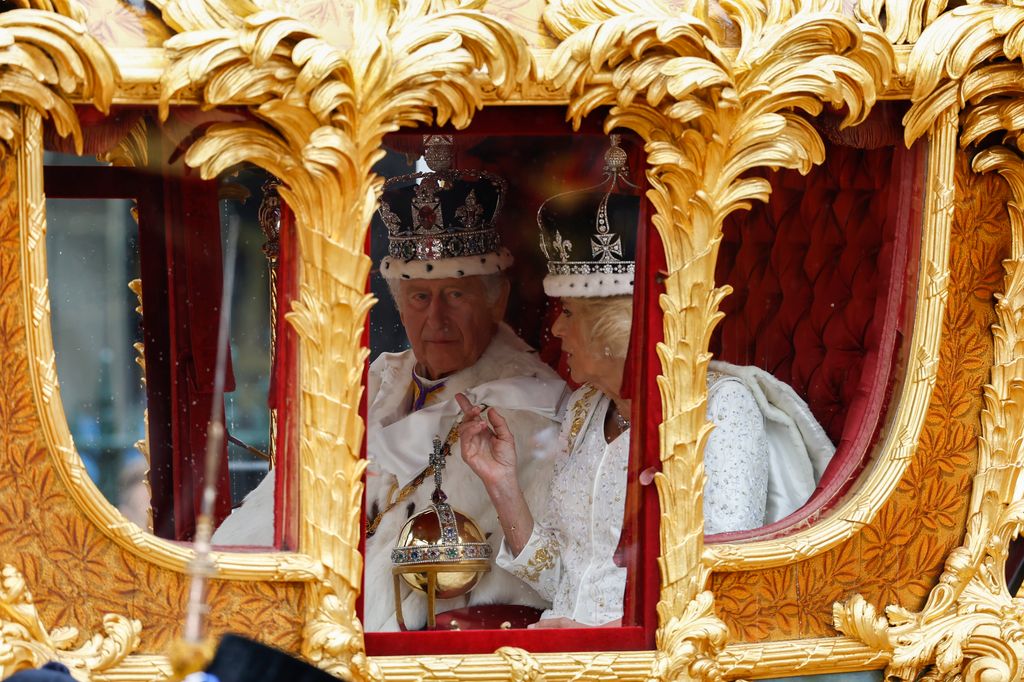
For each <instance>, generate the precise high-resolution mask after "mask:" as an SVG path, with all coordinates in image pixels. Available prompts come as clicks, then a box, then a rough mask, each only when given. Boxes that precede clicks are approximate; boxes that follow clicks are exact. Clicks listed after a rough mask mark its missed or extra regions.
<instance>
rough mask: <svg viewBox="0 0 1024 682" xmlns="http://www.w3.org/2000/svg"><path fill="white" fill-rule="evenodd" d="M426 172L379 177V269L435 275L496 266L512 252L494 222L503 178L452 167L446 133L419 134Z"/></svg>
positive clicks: (508, 261) (389, 273)
mask: <svg viewBox="0 0 1024 682" xmlns="http://www.w3.org/2000/svg"><path fill="white" fill-rule="evenodd" d="M423 142H424V148H425V149H424V155H423V156H424V159H425V161H426V163H427V167H428V168H430V172H416V173H410V174H407V175H400V176H398V177H394V178H391V179H390V180H388V181H387V182H385V183H384V191H383V193H382V195H381V201H380V210H379V213H380V217H381V219H382V220H383V221H384V225H385V226H386V227H387V230H388V255H387V256H386V257H385V258H384V259H383V260H382V261H381V268H380V270H381V274H382V275H384V277H386V278H389V279H399V278H401V279H440V278H445V277H467V276H470V275H485V274H491V273H495V272H501V271H502V270H505V269H507V268H508V267H509V266H510V265H512V254H511V253H510V252H509V251H508V249H505V248H503V247H502V246H501V236H500V235H499V233H498V230H497V227H496V222H497V220H498V216H499V215H500V214H501V207H502V204H503V203H504V200H505V192H506V190H507V184H506V182H505V180H504V179H503V178H501V177H499V176H497V175H495V174H494V173H490V172H488V171H483V170H465V169H463V170H460V169H455V168H452V164H453V157H454V141H453V137H452V136H451V135H424V139H423Z"/></svg>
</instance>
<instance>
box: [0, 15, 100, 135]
mask: <svg viewBox="0 0 1024 682" xmlns="http://www.w3.org/2000/svg"><path fill="white" fill-rule="evenodd" d="M60 6H61V7H62V8H64V9H66V10H67V11H72V10H73V9H74V7H75V6H77V5H67V6H64V5H63V4H62V5H60ZM117 80H118V72H117V67H116V65H115V64H114V61H113V60H112V59H111V58H110V55H109V54H108V53H107V52H106V50H104V49H103V47H102V46H101V45H100V44H99V43H98V42H97V41H96V39H95V38H93V37H92V36H90V35H89V34H88V33H87V32H86V30H85V27H84V26H82V24H80V23H78V22H77V21H75V20H74V19H69V18H67V17H64V16H61V15H60V14H56V13H54V12H51V11H44V10H39V9H17V10H11V11H9V12H3V13H0V153H2V152H5V151H8V150H10V149H11V148H12V147H14V146H16V145H17V144H18V142H19V139H20V137H21V135H22V131H21V125H20V113H19V106H29V107H32V108H34V109H35V110H36V111H39V112H40V113H41V114H43V115H44V116H49V117H50V118H51V119H52V120H53V123H54V126H55V127H56V129H57V132H58V133H59V134H60V135H61V136H66V135H71V136H72V137H73V138H74V141H75V148H76V149H77V150H78V153H81V150H82V131H81V128H80V126H79V123H78V116H77V115H76V114H75V110H74V107H73V105H72V103H71V98H72V96H73V95H76V94H77V95H78V96H80V97H81V98H83V99H85V100H86V101H91V102H92V103H93V104H95V106H96V107H97V108H98V109H100V110H101V111H106V110H107V109H108V108H109V107H110V102H111V100H112V99H113V95H114V88H115V86H116V83H117Z"/></svg>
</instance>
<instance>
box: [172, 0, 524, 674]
mask: <svg viewBox="0 0 1024 682" xmlns="http://www.w3.org/2000/svg"><path fill="white" fill-rule="evenodd" d="M438 4H439V5H441V6H440V7H437V8H433V7H431V5H430V3H419V2H403V3H399V4H398V5H397V6H395V7H393V8H392V7H390V6H384V5H377V4H374V3H370V2H366V3H360V4H358V5H357V6H356V8H355V17H354V23H355V25H357V26H359V27H360V40H359V41H358V44H356V45H354V46H353V47H352V48H351V49H348V50H343V49H340V48H338V47H337V46H336V45H334V44H332V43H331V42H330V41H329V40H327V39H325V38H324V37H322V35H321V33H320V32H319V31H318V30H317V29H316V28H314V27H312V26H310V25H307V24H305V23H303V22H301V21H299V20H298V19H295V18H294V17H290V16H287V15H285V14H279V13H276V12H269V11H263V12H257V11H256V8H255V7H252V6H244V5H242V4H241V3H238V4H235V5H232V6H231V7H228V6H221V5H220V4H218V3H216V2H210V3H207V4H206V5H201V4H199V3H177V2H174V3H168V4H167V5H165V6H164V13H165V17H167V18H168V21H169V23H173V24H174V25H176V27H177V28H179V29H181V30H188V31H191V32H188V33H182V34H180V35H178V36H175V37H174V38H172V39H171V40H169V41H168V42H167V47H168V49H169V50H170V57H171V62H170V66H169V68H168V69H167V71H166V72H165V74H164V78H163V80H162V84H163V92H162V95H161V103H160V107H161V112H163V113H166V111H167V108H168V106H169V104H170V101H171V98H172V97H174V96H175V94H176V93H177V92H178V91H179V90H181V89H182V88H187V87H195V86H198V87H200V88H201V89H202V94H203V99H204V102H205V103H206V104H211V105H217V104H221V103H225V102H239V101H243V102H251V103H254V104H258V106H254V107H253V109H252V111H253V113H254V115H255V116H256V117H257V118H258V122H251V123H245V124H221V125H215V126H213V127H211V128H210V129H209V131H207V133H206V134H205V135H204V137H203V138H202V139H200V140H199V141H198V142H196V143H195V144H194V145H193V146H192V147H191V148H190V149H189V151H188V153H187V154H186V157H185V160H186V162H187V163H188V164H190V165H192V166H194V167H199V168H200V169H201V171H202V174H203V176H204V177H213V176H215V175H217V174H218V173H219V172H221V171H223V170H224V169H226V168H228V167H230V166H232V165H234V164H236V163H239V162H241V161H249V162H252V163H255V164H257V165H259V166H261V167H263V168H265V169H266V170H267V171H269V172H270V173H271V174H273V175H275V176H276V177H278V178H280V179H281V180H282V184H281V186H280V187H279V189H278V191H279V193H280V195H281V197H282V198H283V199H284V200H285V201H286V202H287V204H288V205H289V207H291V209H292V210H293V211H294V212H295V216H296V225H297V233H298V239H299V253H300V254H301V258H302V261H301V265H300V276H301V285H300V293H299V299H298V300H297V301H294V302H293V303H292V311H291V312H290V313H289V314H288V319H289V320H290V321H291V323H292V324H293V325H294V327H295V329H296V330H297V333H298V336H299V339H300V359H299V366H300V367H301V377H300V391H301V415H300V417H299V418H300V419H301V426H300V434H299V439H300V462H301V464H300V482H299V485H300V487H301V490H302V496H301V510H300V534H299V535H300V537H299V542H300V550H301V551H302V552H304V553H306V554H308V555H311V556H312V557H315V558H316V559H318V560H319V561H321V562H322V563H323V565H324V566H325V568H326V569H327V579H328V581H329V583H330V588H331V589H330V591H329V592H323V591H321V592H319V594H321V601H320V602H319V603H318V602H317V601H316V600H311V604H310V608H311V609H312V610H313V612H314V615H313V620H312V623H313V626H311V627H310V628H308V629H307V630H306V633H305V636H306V641H305V642H304V644H303V651H304V653H305V654H306V656H307V657H309V658H310V659H312V660H316V661H317V663H318V664H319V665H321V666H322V667H324V668H327V669H329V670H332V671H334V672H335V673H337V674H341V675H344V676H353V677H361V676H365V675H368V674H370V672H371V671H370V670H369V668H367V667H366V665H364V664H363V663H362V659H363V655H362V653H361V650H362V632H361V626H360V624H359V621H358V619H356V617H355V597H356V594H357V593H358V591H359V588H360V585H361V583H362V575H361V573H362V560H361V557H360V555H359V552H358V543H359V528H360V523H361V519H362V512H361V505H360V501H361V498H362V475H363V471H364V468H365V461H363V460H362V459H361V458H360V450H361V447H362V438H363V423H362V420H361V419H360V418H359V413H358V405H359V396H360V393H361V391H362V387H361V379H362V367H363V365H364V364H365V361H366V356H367V351H366V349H364V348H361V346H360V340H361V337H362V333H363V325H364V322H365V318H366V314H367V312H368V310H369V308H370V306H371V305H372V304H373V298H372V297H371V296H370V295H368V294H366V293H365V291H364V289H365V283H366V278H367V276H368V274H369V269H370V260H369V258H368V257H367V256H366V254H365V253H364V241H365V234H366V229H367V226H368V225H369V222H370V217H371V215H372V213H373V211H374V210H375V208H376V199H377V195H378V193H379V192H380V186H381V179H380V178H379V177H377V176H376V175H375V174H374V173H373V170H372V168H373V164H374V163H375V162H376V161H377V160H378V159H380V157H381V151H380V143H381V140H382V139H383V136H384V135H385V134H386V133H388V132H391V131H393V130H397V129H398V128H399V127H400V126H403V125H404V126H409V125H414V124H416V123H421V122H429V121H432V120H434V119H435V108H436V119H437V122H438V123H442V124H443V123H445V122H447V121H451V122H452V123H453V124H454V125H456V126H460V127H461V126H465V125H466V124H468V123H469V120H470V118H471V116H472V113H473V112H474V111H475V110H476V109H477V108H479V107H480V105H481V92H480V83H479V79H478V77H477V76H476V74H475V71H476V70H478V69H485V70H486V73H487V74H488V75H489V77H490V79H491V81H492V83H493V84H494V86H495V87H496V88H497V90H498V93H499V94H501V95H502V96H507V95H509V94H510V93H511V92H512V90H513V88H514V87H515V84H516V83H517V82H519V81H522V80H524V79H525V78H526V76H527V75H528V73H529V69H530V60H529V53H528V52H527V50H526V45H525V43H524V41H523V40H522V39H521V38H520V37H518V36H516V35H515V34H513V33H512V32H511V31H509V30H508V29H507V28H506V27H505V26H504V25H503V24H502V23H501V22H500V21H498V20H496V19H494V18H492V17H488V16H487V15H485V14H483V13H482V12H480V11H479V8H480V7H481V6H482V2H466V3H462V4H453V3H449V4H446V3H438ZM233 11H239V12H240V13H241V14H240V15H238V16H236V15H234V14H233Z"/></svg>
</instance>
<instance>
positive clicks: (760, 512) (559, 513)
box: [497, 372, 768, 625]
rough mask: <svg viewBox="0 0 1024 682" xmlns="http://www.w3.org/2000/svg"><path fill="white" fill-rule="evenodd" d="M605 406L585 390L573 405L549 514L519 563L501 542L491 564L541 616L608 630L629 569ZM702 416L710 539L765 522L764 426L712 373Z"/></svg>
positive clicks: (619, 457)
mask: <svg viewBox="0 0 1024 682" xmlns="http://www.w3.org/2000/svg"><path fill="white" fill-rule="evenodd" d="M610 404H611V401H610V400H609V399H608V398H607V397H606V396H605V395H603V394H602V393H600V392H599V391H598V390H597V389H596V388H593V387H591V386H586V385H585V386H582V387H581V388H579V389H578V390H577V391H576V392H575V393H574V394H573V395H572V397H571V398H570V400H569V405H570V408H569V410H568V411H567V412H566V416H565V418H564V420H563V423H562V431H561V433H560V435H559V443H561V444H563V452H562V454H561V455H560V456H559V458H558V460H557V461H556V463H555V472H554V477H553V479H552V482H551V494H550V495H549V497H548V504H547V508H546V509H545V510H544V511H543V513H542V514H541V515H540V516H539V517H538V520H537V521H536V522H535V524H534V529H533V534H532V535H531V536H530V539H529V541H528V542H527V544H526V546H525V547H524V548H523V551H521V552H520V553H519V555H518V556H515V557H513V556H512V554H511V552H510V551H509V549H508V547H507V545H506V544H505V543H504V541H503V542H502V545H501V549H500V551H499V553H498V557H497V563H498V565H499V566H500V567H502V568H504V569H505V570H507V571H509V572H511V573H513V574H514V575H516V576H517V577H519V578H520V579H522V580H524V581H525V582H526V583H527V584H529V585H530V586H531V587H533V588H534V589H535V590H536V591H537V592H538V593H539V594H540V595H541V596H543V597H544V598H545V599H548V600H550V601H551V608H549V609H548V610H547V611H545V612H544V615H543V618H557V617H565V618H570V619H572V620H574V621H577V622H579V623H583V624H585V625H604V624H606V623H609V622H611V621H614V620H617V619H619V618H621V617H622V599H623V593H624V591H625V586H626V569H625V568H622V567H619V566H617V565H616V564H615V561H614V554H615V550H616V549H617V547H618V544H619V536H620V535H621V533H622V522H623V513H624V509H625V499H626V474H627V468H628V464H629V432H628V431H626V432H625V433H623V434H622V435H620V436H619V437H618V438H616V439H615V440H613V441H612V442H611V443H608V442H606V440H605V437H604V422H605V416H606V414H607V412H608V408H609V405H610ZM708 418H709V419H710V420H711V421H712V422H714V423H715V425H716V428H715V430H714V431H713V432H712V434H711V436H710V437H709V439H708V443H707V446H706V448H705V453H704V464H705V473H706V475H707V483H706V485H705V488H704V518H705V532H706V533H707V534H711V533H720V532H725V531H730V530H745V529H748V528H756V527H758V526H761V525H763V524H764V522H765V504H766V499H767V490H768V444H767V440H766V436H765V429H764V419H763V417H762V414H761V411H760V409H759V408H758V406H757V403H756V402H755V400H754V397H753V396H752V395H751V393H750V391H749V390H748V389H747V388H746V387H745V386H744V385H743V383H742V382H740V381H739V380H737V379H735V378H732V377H728V376H726V375H724V374H719V373H717V372H710V373H709V375H708Z"/></svg>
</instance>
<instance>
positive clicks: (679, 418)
mask: <svg viewBox="0 0 1024 682" xmlns="http://www.w3.org/2000/svg"><path fill="white" fill-rule="evenodd" d="M796 4H797V3H794V5H796ZM685 9H686V11H688V12H692V15H686V14H679V13H677V12H672V11H670V10H669V9H668V8H667V7H662V6H660V5H658V4H655V3H652V2H635V3H634V2H629V1H628V0H616V1H615V2H599V1H598V2H595V1H594V0H563V1H562V2H555V3H553V4H552V5H551V6H550V7H549V9H548V11H547V13H546V14H545V19H546V20H547V22H548V25H549V26H550V27H551V29H552V31H553V32H554V33H555V34H556V36H558V37H561V38H563V43H562V44H561V45H560V46H559V47H558V49H556V50H555V52H554V54H553V55H552V58H551V62H550V64H549V65H548V66H549V69H550V71H549V74H548V75H549V77H550V78H551V79H552V80H553V82H554V84H555V85H556V86H558V87H565V88H567V89H568V90H569V92H571V93H572V100H571V103H570V105H569V113H570V116H571V117H572V119H573V120H574V122H575V123H576V124H577V125H578V124H579V121H580V119H581V118H582V117H583V116H585V115H586V114H588V113H589V112H591V111H593V110H594V109H595V108H596V107H598V106H602V105H606V106H611V107H612V109H611V113H610V116H609V118H608V119H607V121H606V123H605V126H606V128H607V129H612V128H615V127H620V126H621V127H628V128H632V129H633V130H635V131H637V132H638V133H639V134H640V135H641V137H642V138H643V139H644V141H645V142H646V150H647V154H648V161H649V163H650V169H649V170H648V173H647V176H648V180H649V182H650V184H651V188H652V189H651V191H650V192H649V193H648V197H649V198H650V200H651V202H652V204H653V205H654V207H655V210H656V215H655V216H654V218H653V221H654V224H655V226H656V227H657V229H658V231H659V233H660V234H661V238H662V241H663V243H664V245H665V253H666V259H667V263H668V272H669V276H668V278H667V280H666V282H665V288H666V295H665V296H663V297H662V307H663V308H664V310H665V341H664V343H663V344H661V345H660V346H659V348H658V355H659V357H660V359H661V363H662V367H663V371H664V376H662V377H659V382H658V383H659V388H660V390H661V395H662V401H663V406H664V423H663V429H662V432H661V436H662V441H661V459H662V472H661V473H660V474H658V476H657V478H656V483H657V486H658V493H659V496H660V498H661V509H662V517H661V551H662V556H661V558H660V559H659V565H660V568H661V574H662V599H661V602H660V603H659V605H658V613H659V618H660V629H659V631H658V635H657V640H658V654H657V658H656V660H655V664H654V670H653V674H654V675H655V676H657V677H660V678H663V679H667V678H669V677H674V676H676V675H679V674H682V673H684V672H685V674H688V675H692V676H696V677H699V678H708V679H718V678H720V677H721V674H722V673H721V669H720V668H719V666H718V663H717V661H716V660H715V657H716V656H717V655H718V653H719V651H720V650H721V647H722V646H723V644H724V643H725V639H726V628H725V624H724V623H722V621H721V620H719V619H718V618H717V616H715V615H714V611H713V601H714V600H713V597H712V595H711V593H710V592H707V591H706V590H705V585H706V582H707V577H708V575H709V573H710V572H709V570H708V566H707V564H706V563H705V562H704V561H703V559H702V552H703V549H704V547H703V534H702V525H703V524H702V518H701V513H700V509H701V500H702V486H703V478H704V471H703V464H702V457H701V452H702V448H703V445H704V441H705V439H706V438H707V435H708V433H709V432H710V429H711V426H710V424H708V423H707V420H706V415H705V410H706V400H707V391H706V385H705V382H706V376H707V363H708V360H709V358H710V355H709V353H708V351H707V348H708V338H709V337H710V334H711V331H712V330H713V329H714V326H715V324H716V323H717V322H718V320H719V319H720V317H721V313H720V312H719V310H718V305H719V302H720V301H721V299H722V298H723V297H724V296H726V295H727V294H728V293H729V290H728V288H727V287H716V286H714V269H715V260H716V257H717V251H718V244H719V242H720V240H721V226H722V220H723V219H724V218H725V216H726V215H728V214H729V213H730V212H732V211H734V210H736V209H738V208H742V207H744V206H747V205H749V203H750V202H751V201H764V200H766V199H767V197H768V192H769V189H770V188H769V186H768V184H767V181H765V180H763V179H760V178H750V177H743V175H744V173H746V172H747V171H748V170H750V169H752V168H757V167H764V166H770V167H778V166H782V167H787V168H798V169H804V170H806V169H807V168H809V167H810V165H811V164H813V163H820V162H821V160H822V159H823V157H824V147H823V144H822V142H821V140H820V138H819V136H818V134H817V132H815V130H814V129H813V127H812V126H811V125H810V124H809V123H808V122H807V121H806V119H804V118H803V117H802V116H801V115H800V113H798V112H805V113H807V114H810V115H816V114H817V113H819V112H820V111H821V109H822V103H823V102H828V103H829V104H831V105H832V106H835V107H839V106H845V107H846V108H847V116H846V119H845V121H844V124H845V125H850V124H854V123H857V122H858V121H860V120H862V119H863V117H864V116H865V115H866V114H867V112H868V111H869V110H870V108H871V106H872V104H873V103H874V101H875V97H876V93H877V91H878V90H879V89H881V88H884V86H885V84H886V83H887V82H888V80H889V77H890V74H891V73H892V71H893V66H894V62H895V57H894V55H893V51H892V48H891V46H890V45H889V44H888V42H886V41H885V39H884V37H883V36H882V34H881V32H880V31H878V30H877V29H874V28H870V27H859V26H858V25H857V24H856V23H854V22H853V21H852V20H851V19H849V18H847V17H843V16H841V15H838V14H814V15H812V13H811V12H812V11H813V10H814V9H816V7H814V6H813V3H809V4H808V6H807V8H806V10H807V11H806V12H804V13H802V12H800V11H798V9H799V8H798V7H796V6H793V5H789V4H782V3H768V4H765V5H759V4H756V3H751V4H750V5H743V6H739V5H725V6H723V8H722V9H723V11H724V12H725V13H726V14H727V15H728V18H729V19H730V20H731V21H732V23H734V24H735V25H736V26H738V27H739V30H740V38H741V44H740V46H739V49H738V50H737V51H735V52H733V51H726V50H725V49H723V48H724V47H725V45H726V43H727V40H728V36H727V35H725V33H724V30H723V27H722V24H721V23H719V22H715V21H708V20H707V19H708V17H707V14H706V12H707V9H706V6H705V5H704V4H703V3H685ZM616 15H618V16H616ZM791 45H799V46H800V49H799V54H798V55H797V54H796V53H794V52H792V51H791V50H789V49H787V47H788V46H791ZM853 526H855V524H853V523H847V525H846V526H845V529H846V530H847V532H852V527H853ZM837 541H838V540H837ZM734 551H737V550H734Z"/></svg>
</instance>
